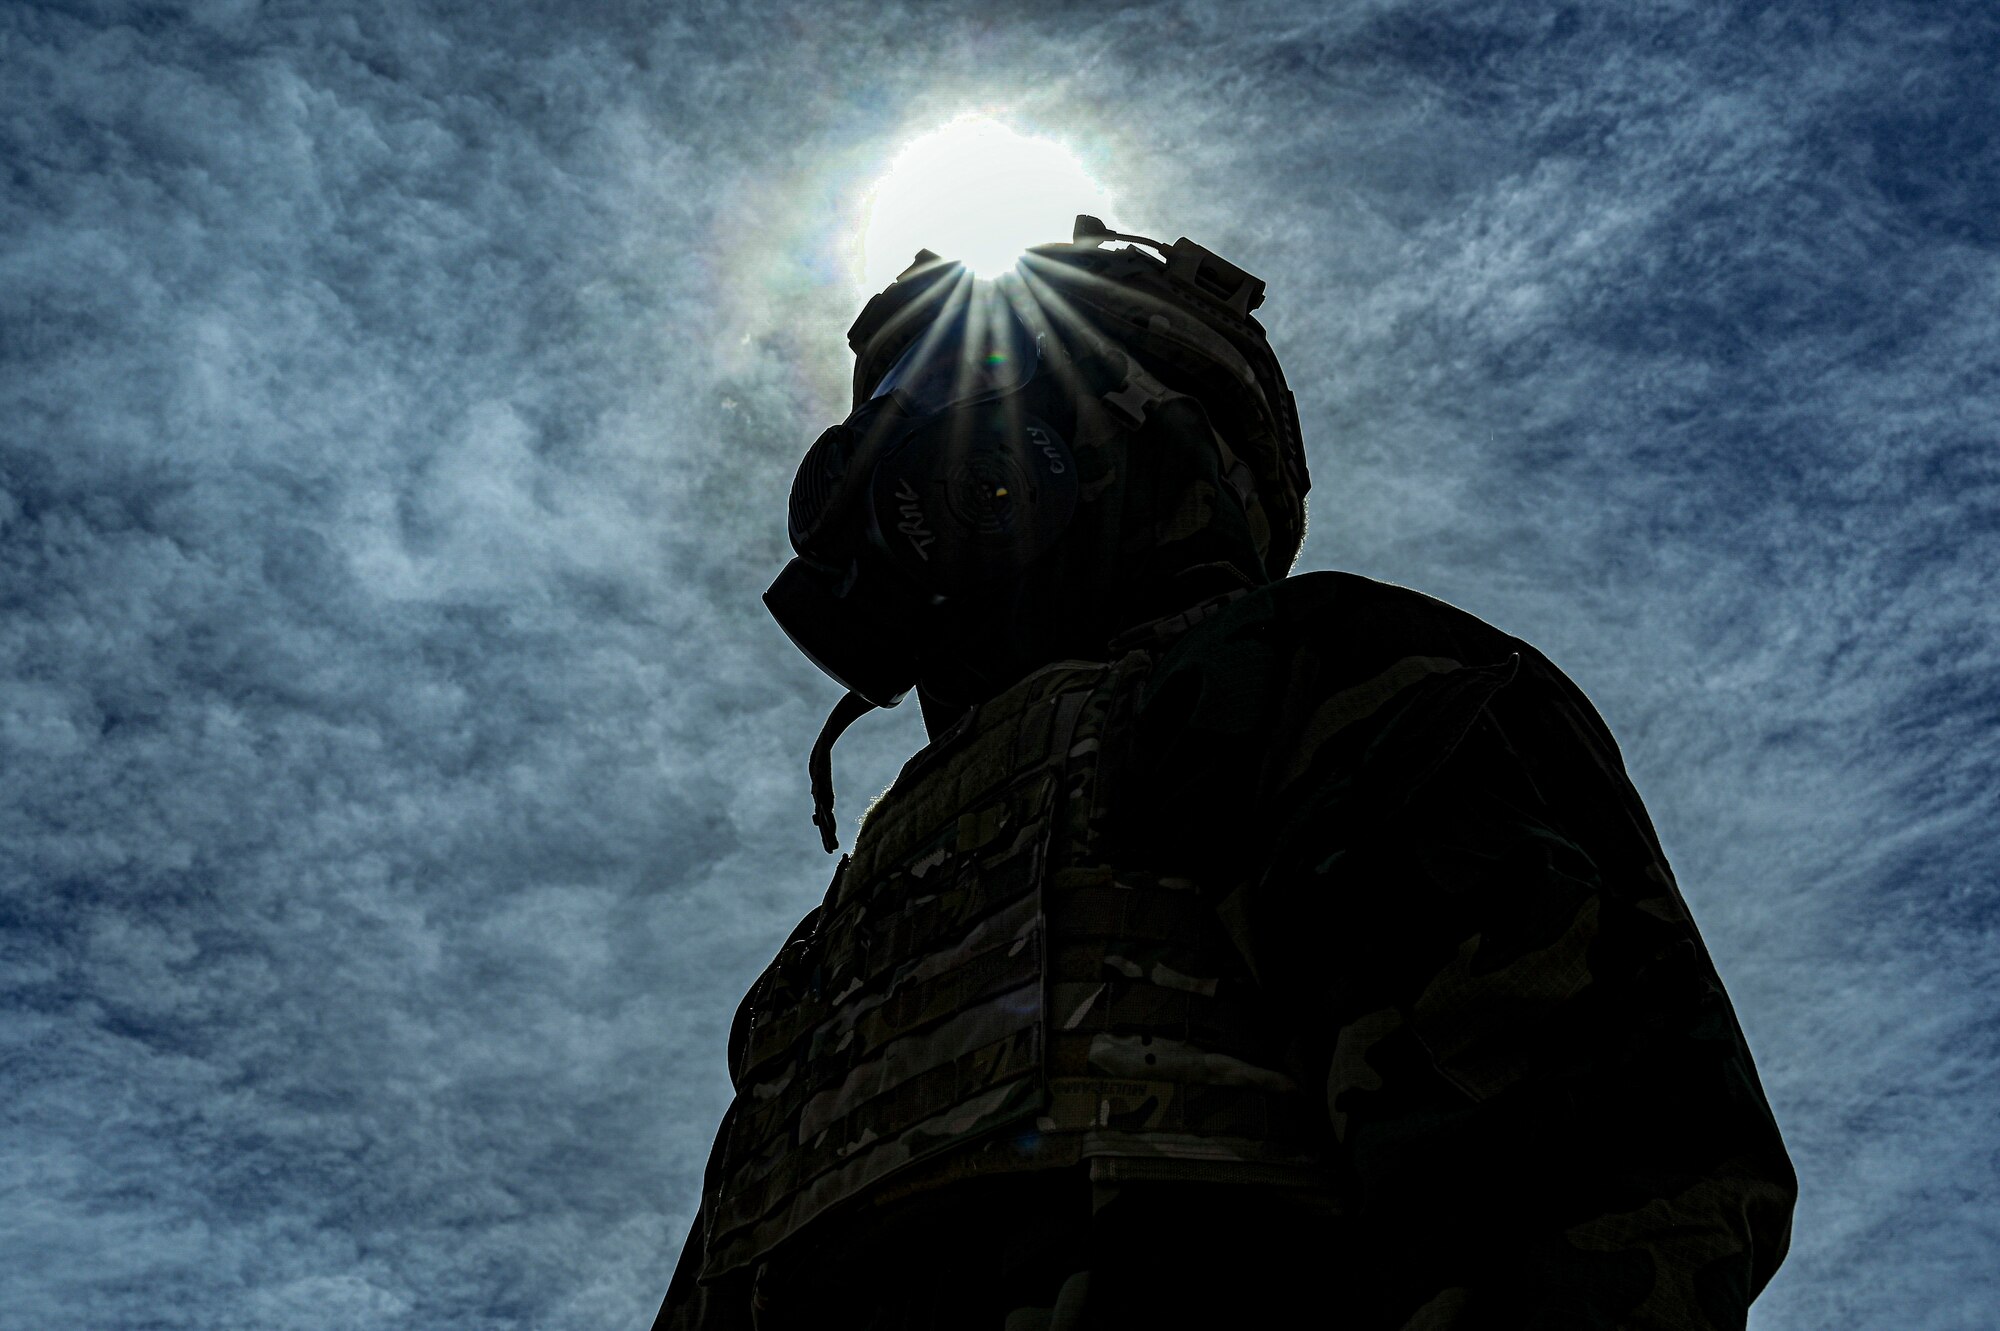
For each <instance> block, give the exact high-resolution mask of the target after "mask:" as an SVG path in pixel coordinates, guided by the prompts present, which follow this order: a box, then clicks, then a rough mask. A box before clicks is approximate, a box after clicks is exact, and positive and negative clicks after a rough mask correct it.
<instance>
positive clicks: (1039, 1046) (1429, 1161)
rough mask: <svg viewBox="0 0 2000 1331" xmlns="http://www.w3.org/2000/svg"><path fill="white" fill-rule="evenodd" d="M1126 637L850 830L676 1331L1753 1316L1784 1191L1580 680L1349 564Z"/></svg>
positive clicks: (1785, 1164)
mask: <svg viewBox="0 0 2000 1331" xmlns="http://www.w3.org/2000/svg"><path fill="white" fill-rule="evenodd" d="M1117 647H1118V649H1119V650H1117V651H1115V652H1114V653H1113V656H1114V659H1113V660H1110V661H1107V662H1058V663H1055V664H1054V665H1051V666H1048V667H1045V668H1044V669H1043V670H1041V671H1038V672H1036V673H1034V674H1032V675H1030V676H1029V677H1028V678H1027V679H1025V680H1023V681H1021V682H1020V683H1018V684H1016V685H1015V686H1014V687H1013V688H1011V689H1009V690H1008V691H1006V692H1005V693H1003V694H1001V695H1000V696H999V697H996V698H994V699H993V700H991V701H989V702H987V703H985V704H983V705H981V706H980V707H978V708H976V709H974V710H973V711H972V712H970V713H968V714H967V715H966V716H965V717H964V718H963V719H962V721H961V723H960V724H959V725H957V726H955V727H953V729H952V730H951V731H948V732H946V733H944V734H941V735H939V736H938V737H937V739H936V740H935V741H934V742H933V743H932V744H931V745H930V746H928V747H927V748H926V749H925V750H924V751H923V752H921V753H919V754H918V755H917V756H916V757H915V758H913V759H912V760H911V762H910V765H909V766H908V767H907V768H906V769H905V771H904V772H903V774H902V775H901V776H900V777H899V778H898V780H897V782H896V783H895V785H894V786H892V787H891V789H890V791H889V792H888V793H887V794H886V795H885V796H884V797H883V799H882V800H881V801H880V802H879V803H878V805H877V806H876V808H875V809H874V810H873V811H872V812H871V813H870V815H869V818H868V820H867V823H866V825H865V826H864V828H863V831H862V834H861V838H860V841H859V843H858V844H857V846H856V849H855V852H854V857H853V859H852V860H851V861H844V862H843V864H842V869H841V871H840V872H839V873H837V874H836V876H835V880H834V884H833V887H832V888H831V889H830V890H829V892H828V896H827V900H826V903H825V904H824V905H823V906H821V907H820V908H819V910H817V911H815V912H814V914H813V915H811V916H809V917H808V918H807V920H806V921H805V922H804V923H802V925H801V926H800V929H799V930H798V931H797V932H796V933H795V934H794V936H793V938H792V939H791V940H790V941H789V942H788V943H787V944H786V946H785V948H784V949H783V950H782V951H781V952H780V954H779V956H778V958H777V960H776V961H774V962H773V964H772V966H771V968H770V969H769V970H767V971H766V973H765V975H764V976H763V977H762V978H760V979H759V981H758V982H757V984H756V986H755V987H754V988H753V989H752V991H751V994H750V996H749V998H748V999H747V1000H746V1001H745V1004H744V1008H743V1010H742V1011H741V1012H740V1013H739V1015H738V1020H737V1025H736V1028H735V1030H734V1031H733V1032H732V1037H731V1050H730V1055H731V1070H732V1075H733V1076H734V1077H735V1078H736V1085H737V1091H738V1099H737V1102H736V1104H735V1105H734V1106H733V1107H732V1109H731V1111H730V1114H729V1117H728V1118H727V1119H726V1120H725V1123H724V1125H723V1129H722V1132H721V1134H720V1136H719V1137H718V1141H717V1146H716V1151H715V1154H714V1156H713V1158H712V1159H711V1162H710V1167H709V1174H708V1179H707V1184H706V1187H705V1192H704V1198H703V1204H702V1214H701V1217H700V1218H699V1219H698V1221H697V1224H696V1228H695V1230H694V1232H693V1234H692V1235H691V1236H690V1239H689V1242H688V1245H687V1250H686V1252H685V1254H684V1255H683V1258H682V1262H681V1268H680V1270H679V1271H678V1272H677V1273H676V1276H675V1280H674V1285H673V1288H672V1290H671V1291H670V1292H669V1294H668V1297H667V1301H666V1306H665V1307H663V1308H662V1310H661V1315H660V1318H661V1320H660V1323H659V1325H661V1326H665V1327H703V1328H720V1327H735V1326H749V1325H753V1324H755V1325H758V1326H760V1327H782V1326H793V1325H798V1326H803V1325H815V1326H826V1325H835V1326H857V1327H859V1326H876V1327H884V1328H888V1327H898V1328H902V1327H907V1328H916V1327H930V1326H954V1327H956V1326H967V1327H972V1326H982V1325H983V1326H990V1327H993V1328H996V1331H997V1329H998V1328H1000V1327H1001V1326H1002V1325H1003V1321H1004V1323H1005V1325H1006V1326H1007V1327H1009V1328H1013V1329H1018V1328H1025V1327H1031V1326H1033V1327H1039V1326H1049V1325H1055V1326H1074V1327H1123V1326H1140V1325H1162V1324H1164V1325H1189V1326H1193V1325H1209V1324H1213V1323H1216V1322H1218V1321H1221V1320H1223V1319H1231V1320H1238V1321H1240V1320H1245V1319H1255V1318H1263V1317H1271V1318H1275V1317H1278V1316H1287V1317H1288V1320H1289V1317H1290V1316H1295V1315H1296V1312H1295V1311H1291V1312H1288V1310H1298V1309H1308V1310H1309V1309H1312V1308H1315V1307H1316V1308H1319V1309H1321V1310H1322V1312H1323V1316H1322V1318H1321V1320H1325V1321H1328V1322H1329V1323H1332V1324H1336V1325H1343V1326H1348V1325H1351V1326H1355V1327H1370V1328H1374V1327H1380V1328H1383V1329H1384V1331H1392V1329H1394V1328H1405V1329H1406V1331H1419V1329H1424V1331H1428V1329H1429V1328H1475V1327H1477V1328H1485V1327H1493V1328H1501V1327H1506V1328H1516V1327H1551V1328H1553V1327H1605V1328H1609V1327H1620V1328H1625V1327H1633V1328H1639V1327H1645V1328H1654V1327H1658V1328H1667V1327H1674V1328H1708V1327H1729V1326H1741V1325H1742V1324H1743V1321H1744V1316H1745V1310H1746V1309H1747V1307H1748V1305H1749V1302H1750V1300H1751V1298H1752V1297H1754V1296H1755V1294H1756V1293H1757V1292H1758V1291H1759V1290H1760V1289H1762V1288H1763V1286H1764V1284H1765V1283H1766V1282H1767V1281H1768V1280H1769V1279H1770V1277H1771V1274H1772V1273H1773V1271H1774V1270H1775V1269H1776V1267H1777V1264H1778V1262H1779V1261H1780V1260H1781V1258H1782V1257H1783V1254H1784V1251H1785V1247H1786V1243H1787V1239H1788V1234H1789V1224H1790V1213H1791V1206H1792V1201H1793V1198H1794V1195H1795V1191H1796V1184H1795V1181H1794V1179H1793V1176H1792V1172H1791V1166H1790V1163H1789V1161H1788V1160H1787V1158H1786V1155H1785V1151H1784V1148H1783V1145H1782V1143H1781V1142H1780V1140H1779V1137H1778V1132H1777V1128H1776V1126H1775V1124H1774V1122H1773V1121H1772V1118H1771V1114H1770V1110H1769V1108H1768V1106H1767V1105H1766V1103H1765V1100H1764V1097H1763V1094H1762V1091H1761V1089H1760V1088H1759V1086H1758V1083H1757V1078H1756V1074H1755V1071H1754V1069H1753V1067H1752V1064H1751V1060H1750V1055H1749V1051H1748V1049H1747V1048H1746V1046H1745V1044H1744V1041H1743V1037H1742V1034H1741V1032H1740V1030H1739V1029H1738V1026H1737V1024H1736V1021H1735V1017H1734V1015H1733V1013H1732V1011H1731V1009H1730V1006H1729V1003H1728V1000H1727V999H1726V998H1725V997H1724V995H1723V992H1722V988H1721V984H1720V982H1719V981H1718V980H1717V978H1716V975H1715V971H1714V968H1713V966H1712V965H1711V963H1710V962H1709V959H1708V957H1707V954H1706V952H1705V950H1704V949H1703V947H1702V945H1701V941H1700V938H1699V936H1698V934H1697V933H1696V930H1695V927H1694V925H1693V922H1692V921H1691V919H1690V918H1689V915H1688V912H1687V908H1686V906H1685V903H1684V902H1683V901H1682V899H1681V897H1680V894H1679V891H1678V890H1677V889H1676V887H1675V885H1674V881H1673V878H1672V876H1671V874H1670V873H1669V871H1668V869H1667V866H1666V863H1665V860H1664V858H1663V856H1662V854H1661V852H1660V848H1659V845H1658V842H1657V841H1656V839H1655V838H1654V835H1653V832H1652V829H1651V826H1650V824H1649V823H1648V821H1647V818H1646V815H1645V812H1644V810H1643V808H1642V807H1641V805H1640V802H1639V799H1638V797H1637V795H1636V794H1635V793H1634V792H1633V790H1632V788H1631V786H1630V784H1629V783H1628V782H1627V781H1626V779H1625V776H1624V772H1623V767H1622V764H1621V762H1620V760H1619V758H1618V754H1617V750H1616V747H1615V745H1614V744H1613V742H1612V740H1611V737H1610V735H1609V734H1608V733H1607V732H1606V730H1605V728H1604V726H1603V723H1602V722H1601V721H1600V720H1599V719H1598V717H1597V715H1596V713H1595V712H1594V711H1593V710H1592V708H1591V706H1590V704H1589V703H1588V701H1586V700H1585V699H1584V697H1583V696H1582V694H1581V693H1580V692H1578V691H1577V689H1576V688H1575V686H1574V685H1572V684H1571V683H1570V682H1569V681H1568V680H1567V679H1566V678H1564V676H1563V675H1562V674H1561V673H1560V672H1559V671H1557V670H1556V669H1555V667H1554V666H1552V665H1551V664H1549V662H1548V661H1547V660H1546V659H1544V658H1543V657H1542V656H1541V655H1540V654H1539V653H1538V652H1536V651H1535V650H1534V649H1533V648H1532V647H1529V646H1528V645H1527V644H1525V643H1523V642H1521V641H1519V640H1518V639H1514V638H1511V637H1508V636H1506V635H1504V634H1502V633H1500V632H1498V631H1496V630H1495V629H1493V628H1491V627H1489V626H1487V625H1485V624H1483V623H1481V622H1480V621H1478V620H1476V619H1474V618H1472V617H1471V616H1468V615H1465V614H1463V613H1462V612H1460V611H1457V610H1454V609H1452V608H1451V607H1449V606H1446V605H1444V604H1442V603H1440V602H1437V601H1434V600H1431V599H1429V598H1427V597H1423V596H1420V595H1418V594H1416V593H1413V592H1409V591H1406V590H1403V589H1400V588H1395V587H1390V586H1386V585H1384V584H1380V583H1374V582H1370V581H1368V580H1366V579H1362V578H1357V577H1352V576H1348V575H1342V574H1310V575H1305V576H1301V577H1296V578H1291V579H1287V580H1285V581H1283V582H1281V583H1278V584H1274V585H1272V586H1269V587H1266V588H1263V589H1261V590H1259V591H1255V592H1251V593H1247V594H1240V595H1238V596H1235V597H1230V598H1222V599H1220V600H1218V601H1216V602H1212V603H1209V604H1207V605H1205V606H1203V607H1201V608H1199V609H1197V610H1196V611H1194V612H1190V613H1189V614H1188V615H1185V616H1181V617H1177V618H1176V619H1174V620H1170V621H1166V622H1163V623H1162V624H1159V625H1155V626H1151V627H1150V628H1149V629H1148V630H1146V631H1144V632H1142V633H1140V634H1138V635H1134V636H1132V637H1131V638H1129V639H1128V640H1126V641H1124V642H1122V643H1120V644H1117ZM1082 1272H1087V1273H1088V1275H1087V1277H1085V1276H1083V1275H1081V1274H1079V1273H1082ZM753 1308H754V1309H756V1310H757V1311H756V1312H754V1313H753ZM1038 1308H1039V1309H1041V1310H1042V1311H1039V1312H1038V1311H1036V1310H1037V1309H1038ZM1010 1312H1011V1313H1012V1316H1011V1318H1010V1317H1009V1314H1010Z"/></svg>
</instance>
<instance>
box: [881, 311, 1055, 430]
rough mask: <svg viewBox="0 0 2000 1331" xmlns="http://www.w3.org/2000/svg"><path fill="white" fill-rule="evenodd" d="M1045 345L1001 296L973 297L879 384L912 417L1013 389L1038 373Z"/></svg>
mask: <svg viewBox="0 0 2000 1331" xmlns="http://www.w3.org/2000/svg"><path fill="white" fill-rule="evenodd" d="M1041 359H1042V356H1041V347H1040V344H1039V342H1038V339H1037V338H1036V337H1035V335H1034V334H1033V333H1030V332H1029V331H1028V330H1027V328H1025V327H1024V326H1023V325H1022V323H1021V321H1020V319H1019V318H1018V317H1017V316H1016V315H1015V314H1014V312H1013V311H1012V310H1011V309H1009V308H1008V307H1007V304H1006V302H1005V301H1003V300H999V299H997V298H988V299H983V300H982V299H978V298H975V299H972V300H968V301H966V302H964V303H962V304H961V305H960V306H959V308H958V309H957V311H956V312H954V313H952V314H948V315H946V316H945V317H943V318H941V319H939V320H938V321H937V322H936V323H934V324H932V325H931V327H930V328H928V329H927V330H925V332H924V334H923V335H922V336H921V337H919V338H918V339H917V340H916V341H915V342H914V343H912V344H911V345H910V347H909V349H908V350H907V351H905V352H904V353H903V354H902V356H901V357H899V358H898V359H897V361H896V363H895V364H894V365H891V366H890V367H889V369H888V372H887V373H885V374H884V375H883V376H882V378H881V380H880V381H879V382H877V383H876V385H875V391H874V392H872V393H870V394H869V395H868V396H869V397H870V399H874V398H880V397H886V396H888V395H889V394H890V393H897V394H900V395H901V397H902V401H903V403H904V405H905V410H906V411H908V412H909V414H910V415H912V416H930V415H934V414H936V413H937V412H941V411H945V410H947V409H949V408H951V407H956V406H962V405H964V404H966V403H971V402H978V401H981V400H983V399H987V398H994V397H999V396H1001V395H1003V394H1006V393H1011V392H1013V391H1014V390H1015V389H1017V388H1019V387H1020V386H1021V385H1023V384H1025V383H1027V382H1028V381H1029V380H1030V379H1032V378H1034V377H1035V371H1036V370H1037V369H1038V368H1040V366H1041Z"/></svg>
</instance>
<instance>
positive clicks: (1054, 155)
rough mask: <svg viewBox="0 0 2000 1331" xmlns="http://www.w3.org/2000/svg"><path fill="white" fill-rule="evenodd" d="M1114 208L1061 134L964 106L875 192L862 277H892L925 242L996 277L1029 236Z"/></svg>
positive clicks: (901, 159)
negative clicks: (1027, 129) (1034, 133)
mask: <svg viewBox="0 0 2000 1331" xmlns="http://www.w3.org/2000/svg"><path fill="white" fill-rule="evenodd" d="M1112 211H1114V210H1113V209H1112V207H1111V200H1110V196H1109V195H1108V194H1107V192H1106V191H1105V189H1104V187H1103V186H1102V185H1100V184H1098V183H1097V182H1096V181H1095V180H1093V179H1091V176H1090V173H1089V172H1088V171H1086V170H1085V169H1084V166H1083V163H1082V162H1080V161H1078V160H1077V157H1076V154H1075V153H1073V152H1071V151H1070V150H1069V149H1068V148H1067V147H1065V146H1064V145H1062V144H1061V143H1058V142H1056V141H1054V140H1052V139H1044V138H1033V137H1030V136H1029V135H1026V134H1023V133H1021V132H1020V131H1018V130H1016V129H1014V128H1012V127H1011V126H1008V125H1005V124H1003V123H1001V122H1000V121H998V120H995V119H993V118H992V117H991V116H986V115H977V114H972V115H964V116H960V117H959V118H958V119H956V120H953V121H951V122H949V123H948V124H945V125H943V126H940V127H939V128H937V129H935V130H932V131H931V132H930V133H928V134H925V135H923V136H921V137H919V138H917V139H915V140H913V141H911V142H910V144H909V145H908V146H907V147H905V148H904V149H903V150H902V151H901V152H899V153H898V154H897V155H896V157H895V159H894V160H893V161H891V162H890V163H889V167H888V169H887V170H886V171H884V172H883V174H882V177H881V179H880V180H879V181H877V182H876V184H875V187H874V188H873V190H872V191H870V196H869V198H868V200H867V203H866V212H865V220H864V222H863V231H862V239H861V254H862V267H863V270H864V272H863V276H864V278H865V279H866V281H867V284H868V286H869V288H870V289H871V290H873V289H876V288H880V287H882V286H885V285H887V284H888V283H889V282H890V281H892V280H894V278H895V276H896V274H898V273H900V272H902V271H903V269H904V268H906V267H908V266H909V263H910V259H911V258H912V257H913V256H914V255H915V254H916V252H917V251H918V250H924V249H927V250H931V251H933V252H934V253H936V254H940V255H942V256H943V257H945V258H947V259H957V260H960V261H961V262H963V263H964V264H965V266H966V267H967V268H969V269H971V270H972V272H973V274H974V276H978V277H995V276H998V275H999V274H1001V273H1003V272H1006V271H1008V270H1009V269H1011V268H1012V267H1013V266H1014V260H1015V259H1017V258H1019V257H1020V254H1021V251H1023V250H1025V249H1026V248H1028V246H1030V245H1040V244H1044V243H1046V242H1048V241H1052V240H1067V239H1069V234H1070V224H1071V223H1072V222H1073V221H1074V220H1075V218H1076V215H1077V214H1078V213H1091V214H1094V215H1096V216H1099V217H1102V216H1105V215H1107V214H1109V213H1110V212H1112Z"/></svg>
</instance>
